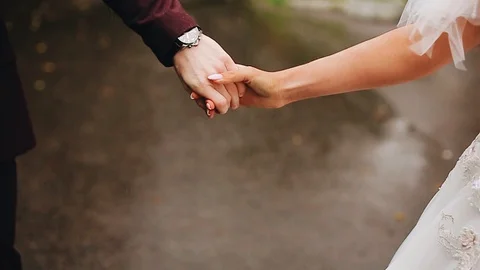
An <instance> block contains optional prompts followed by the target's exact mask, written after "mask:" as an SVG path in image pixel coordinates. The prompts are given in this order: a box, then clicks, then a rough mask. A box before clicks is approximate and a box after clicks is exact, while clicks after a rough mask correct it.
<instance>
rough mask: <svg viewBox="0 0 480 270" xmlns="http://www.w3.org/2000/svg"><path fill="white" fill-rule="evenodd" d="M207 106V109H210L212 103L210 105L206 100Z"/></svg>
mask: <svg viewBox="0 0 480 270" xmlns="http://www.w3.org/2000/svg"><path fill="white" fill-rule="evenodd" d="M207 108H208V109H209V110H211V109H212V105H210V103H208V102H207Z"/></svg>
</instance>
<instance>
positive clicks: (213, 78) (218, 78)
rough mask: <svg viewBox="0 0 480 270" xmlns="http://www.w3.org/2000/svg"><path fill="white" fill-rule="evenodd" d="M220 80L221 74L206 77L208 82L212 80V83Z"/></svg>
mask: <svg viewBox="0 0 480 270" xmlns="http://www.w3.org/2000/svg"><path fill="white" fill-rule="evenodd" d="M222 78H223V76H222V74H212V75H210V76H208V79H209V80H214V81H215V80H220V79H222Z"/></svg>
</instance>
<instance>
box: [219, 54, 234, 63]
mask: <svg viewBox="0 0 480 270" xmlns="http://www.w3.org/2000/svg"><path fill="white" fill-rule="evenodd" d="M219 59H220V61H222V62H223V63H227V62H230V60H231V58H230V56H228V55H227V54H222V55H221V56H220V58H219Z"/></svg>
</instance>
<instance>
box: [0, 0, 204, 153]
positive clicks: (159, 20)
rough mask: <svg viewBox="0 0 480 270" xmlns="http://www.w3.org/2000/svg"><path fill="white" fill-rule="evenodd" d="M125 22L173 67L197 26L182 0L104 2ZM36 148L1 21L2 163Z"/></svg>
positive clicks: (114, 0)
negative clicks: (179, 42) (185, 37)
mask: <svg viewBox="0 0 480 270" xmlns="http://www.w3.org/2000/svg"><path fill="white" fill-rule="evenodd" d="M104 2H105V3H106V4H107V5H108V6H109V7H110V8H111V9H112V10H113V11H114V12H115V13H117V14H118V15H119V16H120V17H121V18H122V20H123V21H124V23H125V24H126V25H127V26H128V27H130V28H131V29H132V30H134V31H135V32H136V33H138V34H139V35H140V36H141V37H142V39H143V41H144V42H145V44H146V45H147V46H149V47H150V49H151V50H152V51H153V53H154V54H155V55H156V57H157V58H158V59H159V60H160V62H161V63H162V64H163V65H165V66H167V67H169V66H172V65H173V56H174V55H175V53H176V51H177V49H176V46H175V45H174V41H175V39H176V38H177V37H179V36H180V35H181V34H182V33H184V32H186V31H188V30H189V29H191V28H193V27H195V26H196V25H197V24H196V22H195V20H194V19H193V18H192V17H191V16H189V15H188V14H187V13H186V12H185V10H184V9H183V8H182V6H181V4H180V2H179V0H104ZM34 146H35V138H34V135H33V131H32V125H31V123H30V118H29V116H28V111H27V106H26V102H25V98H24V95H23V90H22V85H21V82H20V79H19V77H18V73H17V67H16V63H15V54H14V52H13V48H12V46H11V45H10V43H9V41H8V33H7V29H6V26H5V22H4V21H3V19H2V18H0V161H4V160H8V159H12V158H14V157H16V156H18V155H20V154H23V153H25V152H27V151H28V150H30V149H32V148H33V147H34Z"/></svg>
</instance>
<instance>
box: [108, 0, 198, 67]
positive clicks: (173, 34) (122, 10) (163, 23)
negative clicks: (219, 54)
mask: <svg viewBox="0 0 480 270" xmlns="http://www.w3.org/2000/svg"><path fill="white" fill-rule="evenodd" d="M103 1H104V2H105V3H106V4H107V5H108V6H109V7H110V8H111V9H112V10H113V11H114V12H115V13H117V14H118V15H119V16H120V18H122V20H123V21H124V22H125V24H126V25H128V26H129V27H130V28H131V29H133V30H134V31H135V32H137V33H138V34H139V35H140V36H141V37H142V39H143V41H144V42H145V44H146V45H147V46H148V47H150V49H151V50H152V51H153V53H155V55H156V56H157V58H158V60H160V62H162V64H163V65H165V66H167V67H170V66H172V65H173V56H174V55H175V53H176V52H177V49H176V48H175V43H174V42H175V39H177V38H178V37H179V36H180V35H182V34H183V33H185V32H186V31H188V30H190V29H191V28H193V27H195V26H197V23H196V22H195V20H194V19H193V18H192V17H191V16H190V15H188V14H187V13H186V12H185V10H184V9H183V7H182V5H181V4H180V2H179V0H103Z"/></svg>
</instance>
